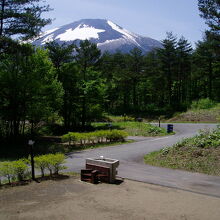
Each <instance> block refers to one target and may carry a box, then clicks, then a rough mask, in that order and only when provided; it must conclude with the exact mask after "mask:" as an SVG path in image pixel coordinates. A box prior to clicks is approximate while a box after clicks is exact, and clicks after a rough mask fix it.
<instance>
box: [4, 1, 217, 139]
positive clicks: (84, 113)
mask: <svg viewBox="0 0 220 220" xmlns="http://www.w3.org/2000/svg"><path fill="white" fill-rule="evenodd" d="M4 2H6V3H7V4H2V8H3V9H4V10H2V11H0V12H1V13H3V12H4V13H5V14H3V16H2V17H1V32H0V137H2V138H5V137H7V138H9V139H10V140H11V139H14V138H15V137H20V136H24V135H25V134H33V133H36V132H37V131H39V130H40V129H41V131H40V132H42V133H43V132H44V131H45V130H42V127H44V125H50V126H51V127H50V128H51V131H55V130H59V129H60V131H61V133H62V132H68V131H74V130H79V129H81V130H86V128H87V126H88V125H89V124H90V123H91V121H94V120H96V121H98V120H101V119H102V117H103V113H110V114H120V115H124V114H131V115H136V116H148V117H157V116H159V115H166V116H170V115H172V113H174V112H176V111H184V110H186V109H187V107H189V106H190V104H191V103H192V101H193V100H198V99H200V98H207V97H208V98H210V99H211V100H215V101H217V102H219V100H220V86H219V85H220V62H219V59H220V52H219V51H220V50H219V45H220V43H219V42H220V39H219V24H218V23H217V24H216V23H212V22H211V21H212V20H211V21H210V19H212V17H211V16H206V14H205V13H209V15H210V13H212V12H213V10H214V11H215V10H216V7H217V8H219V3H215V5H213V8H211V9H210V12H209V11H208V10H205V9H204V7H206V6H207V5H206V3H205V2H204V1H199V2H200V5H199V7H200V11H201V13H203V14H204V16H203V17H204V18H205V19H206V20H207V23H208V22H209V23H208V24H209V26H210V30H209V31H207V33H206V35H205V37H204V40H203V41H199V42H198V43H197V44H196V48H195V49H194V50H193V49H192V47H191V45H190V43H189V42H188V41H187V40H186V39H185V38H184V37H181V38H180V39H177V38H176V37H175V36H174V35H173V34H172V33H167V37H166V39H164V40H163V41H162V44H163V47H162V48H160V49H156V50H154V51H152V52H150V53H148V54H143V53H142V51H141V50H139V49H138V48H134V49H133V50H131V51H130V53H129V54H122V53H121V52H120V51H118V52H117V53H115V54H108V53H105V54H103V55H101V52H100V50H99V49H98V48H97V46H96V45H95V44H92V43H90V42H89V41H87V40H86V41H82V42H81V43H80V45H79V46H76V45H73V44H71V45H68V44H63V45H59V44H57V43H56V42H50V43H47V44H46V45H45V48H44V49H39V48H38V49H37V48H34V47H33V46H31V45H29V44H20V43H19V42H17V41H14V40H12V37H10V36H13V35H18V34H21V36H23V39H29V38H31V37H33V36H34V35H36V34H37V30H40V27H43V26H44V25H45V24H47V23H48V22H49V20H44V19H43V20H38V17H39V16H38V15H37V14H36V13H35V10H34V9H33V11H31V12H30V11H26V9H25V8H24V7H22V4H20V3H19V4H18V3H16V2H14V3H13V4H15V8H16V7H20V8H21V10H24V11H23V12H22V13H23V14H21V15H19V14H13V13H9V12H10V10H11V9H10V4H9V1H8V0H7V1H4ZM27 2H30V1H27ZM35 2H38V1H35ZM25 4H26V3H25ZM216 4H217V5H216ZM208 6H210V5H208ZM203 9H204V12H203ZM39 10H40V11H39V13H41V12H44V11H47V10H48V7H46V6H45V8H39ZM7 13H8V14H7ZM16 13H17V12H16ZM31 13H32V14H31ZM24 14H25V15H26V17H27V18H29V19H26V20H25V19H23V20H21V19H20V18H19V16H21V18H23V17H22V16H23V15H24ZM4 15H5V17H4ZM214 16H215V13H214ZM12 18H13V19H14V20H13V19H12ZM16 19H17V20H16ZM19 19H20V20H19ZM34 19H35V20H34ZM215 20H216V19H215V17H214V18H213V21H215ZM15 21H16V22H23V24H24V27H25V28H24V29H22V27H23V26H19V27H21V28H20V29H18V28H17V25H16V24H17V23H16V22H15ZM33 21H34V22H35V23H34V22H33ZM4 22H5V24H11V26H6V25H4ZM13 22H15V23H13ZM37 22H38V23H37ZM13 24H14V26H13ZM25 25H26V26H25ZM28 25H29V28H27V27H28ZM9 27H10V28H9ZM35 27H38V29H37V28H35ZM7 28H8V29H7ZM35 32H36V33H35ZM45 49H46V50H45ZM55 124H56V125H57V126H55Z"/></svg>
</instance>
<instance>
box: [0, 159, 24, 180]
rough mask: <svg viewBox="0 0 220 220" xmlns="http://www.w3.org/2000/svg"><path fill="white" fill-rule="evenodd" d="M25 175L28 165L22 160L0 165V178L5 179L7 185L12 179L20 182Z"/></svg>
mask: <svg viewBox="0 0 220 220" xmlns="http://www.w3.org/2000/svg"><path fill="white" fill-rule="evenodd" d="M27 175H28V165H27V164H26V163H25V160H24V159H20V160H16V161H6V162H1V163H0V176H3V177H6V178H7V179H8V182H9V183H11V181H12V179H14V178H17V179H18V180H19V181H22V180H24V178H25V177H27Z"/></svg>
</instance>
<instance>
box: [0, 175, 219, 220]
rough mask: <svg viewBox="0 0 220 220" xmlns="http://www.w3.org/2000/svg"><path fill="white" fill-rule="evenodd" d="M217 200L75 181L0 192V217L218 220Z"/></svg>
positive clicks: (135, 184)
mask: <svg viewBox="0 0 220 220" xmlns="http://www.w3.org/2000/svg"><path fill="white" fill-rule="evenodd" d="M219 207H220V199H219V198H214V197H209V196H204V195H200V194H195V193H190V192H185V191H181V190H176V189H170V188H166V187H160V186H155V185H150V184H145V183H140V182H135V181H130V180H125V181H124V182H123V183H121V184H120V185H115V184H114V185H112V184H98V185H92V184H89V183H85V182H81V181H79V179H78V178H77V177H71V178H69V179H65V180H62V181H52V180H51V181H50V180H49V181H44V182H41V183H35V182H33V183H31V184H29V185H26V186H20V187H12V188H7V189H2V190H0V219H1V220H4V219H13V220H16V219H53V220H56V219H57V220H60V219H65V220H66V219H67V220H68V219H71V220H73V219H77V220H81V219H92V220H93V219H94V220H99V219H102V220H103V219H126V220H127V219H135V220H136V219H137V220H138V219H152V220H156V219H163V220H166V219H167V220H168V219H169V220H172V219H175V220H177V219H181V220H182V219H193V220H194V219H195V220H197V219H198V220H203V219H204V220H206V219H212V220H215V219H216V220H218V219H219V216H220V210H219Z"/></svg>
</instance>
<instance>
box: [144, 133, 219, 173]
mask: <svg viewBox="0 0 220 220" xmlns="http://www.w3.org/2000/svg"><path fill="white" fill-rule="evenodd" d="M144 160H145V163H147V164H150V165H153V166H161V167H167V168H173V169H183V170H187V171H192V172H199V173H205V174H209V175H216V176H220V129H217V130H215V131H214V132H211V131H203V132H201V133H200V134H199V135H197V136H195V137H193V138H187V139H184V140H183V141H182V142H179V143H177V144H175V145H174V146H172V147H170V148H164V149H162V150H160V151H156V152H152V153H150V154H147V155H145V157H144Z"/></svg>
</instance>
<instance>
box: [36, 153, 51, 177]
mask: <svg viewBox="0 0 220 220" xmlns="http://www.w3.org/2000/svg"><path fill="white" fill-rule="evenodd" d="M34 161H35V166H36V168H37V169H40V171H41V176H42V177H44V175H45V169H46V168H47V166H48V158H47V155H42V156H37V157H35V158H34Z"/></svg>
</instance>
